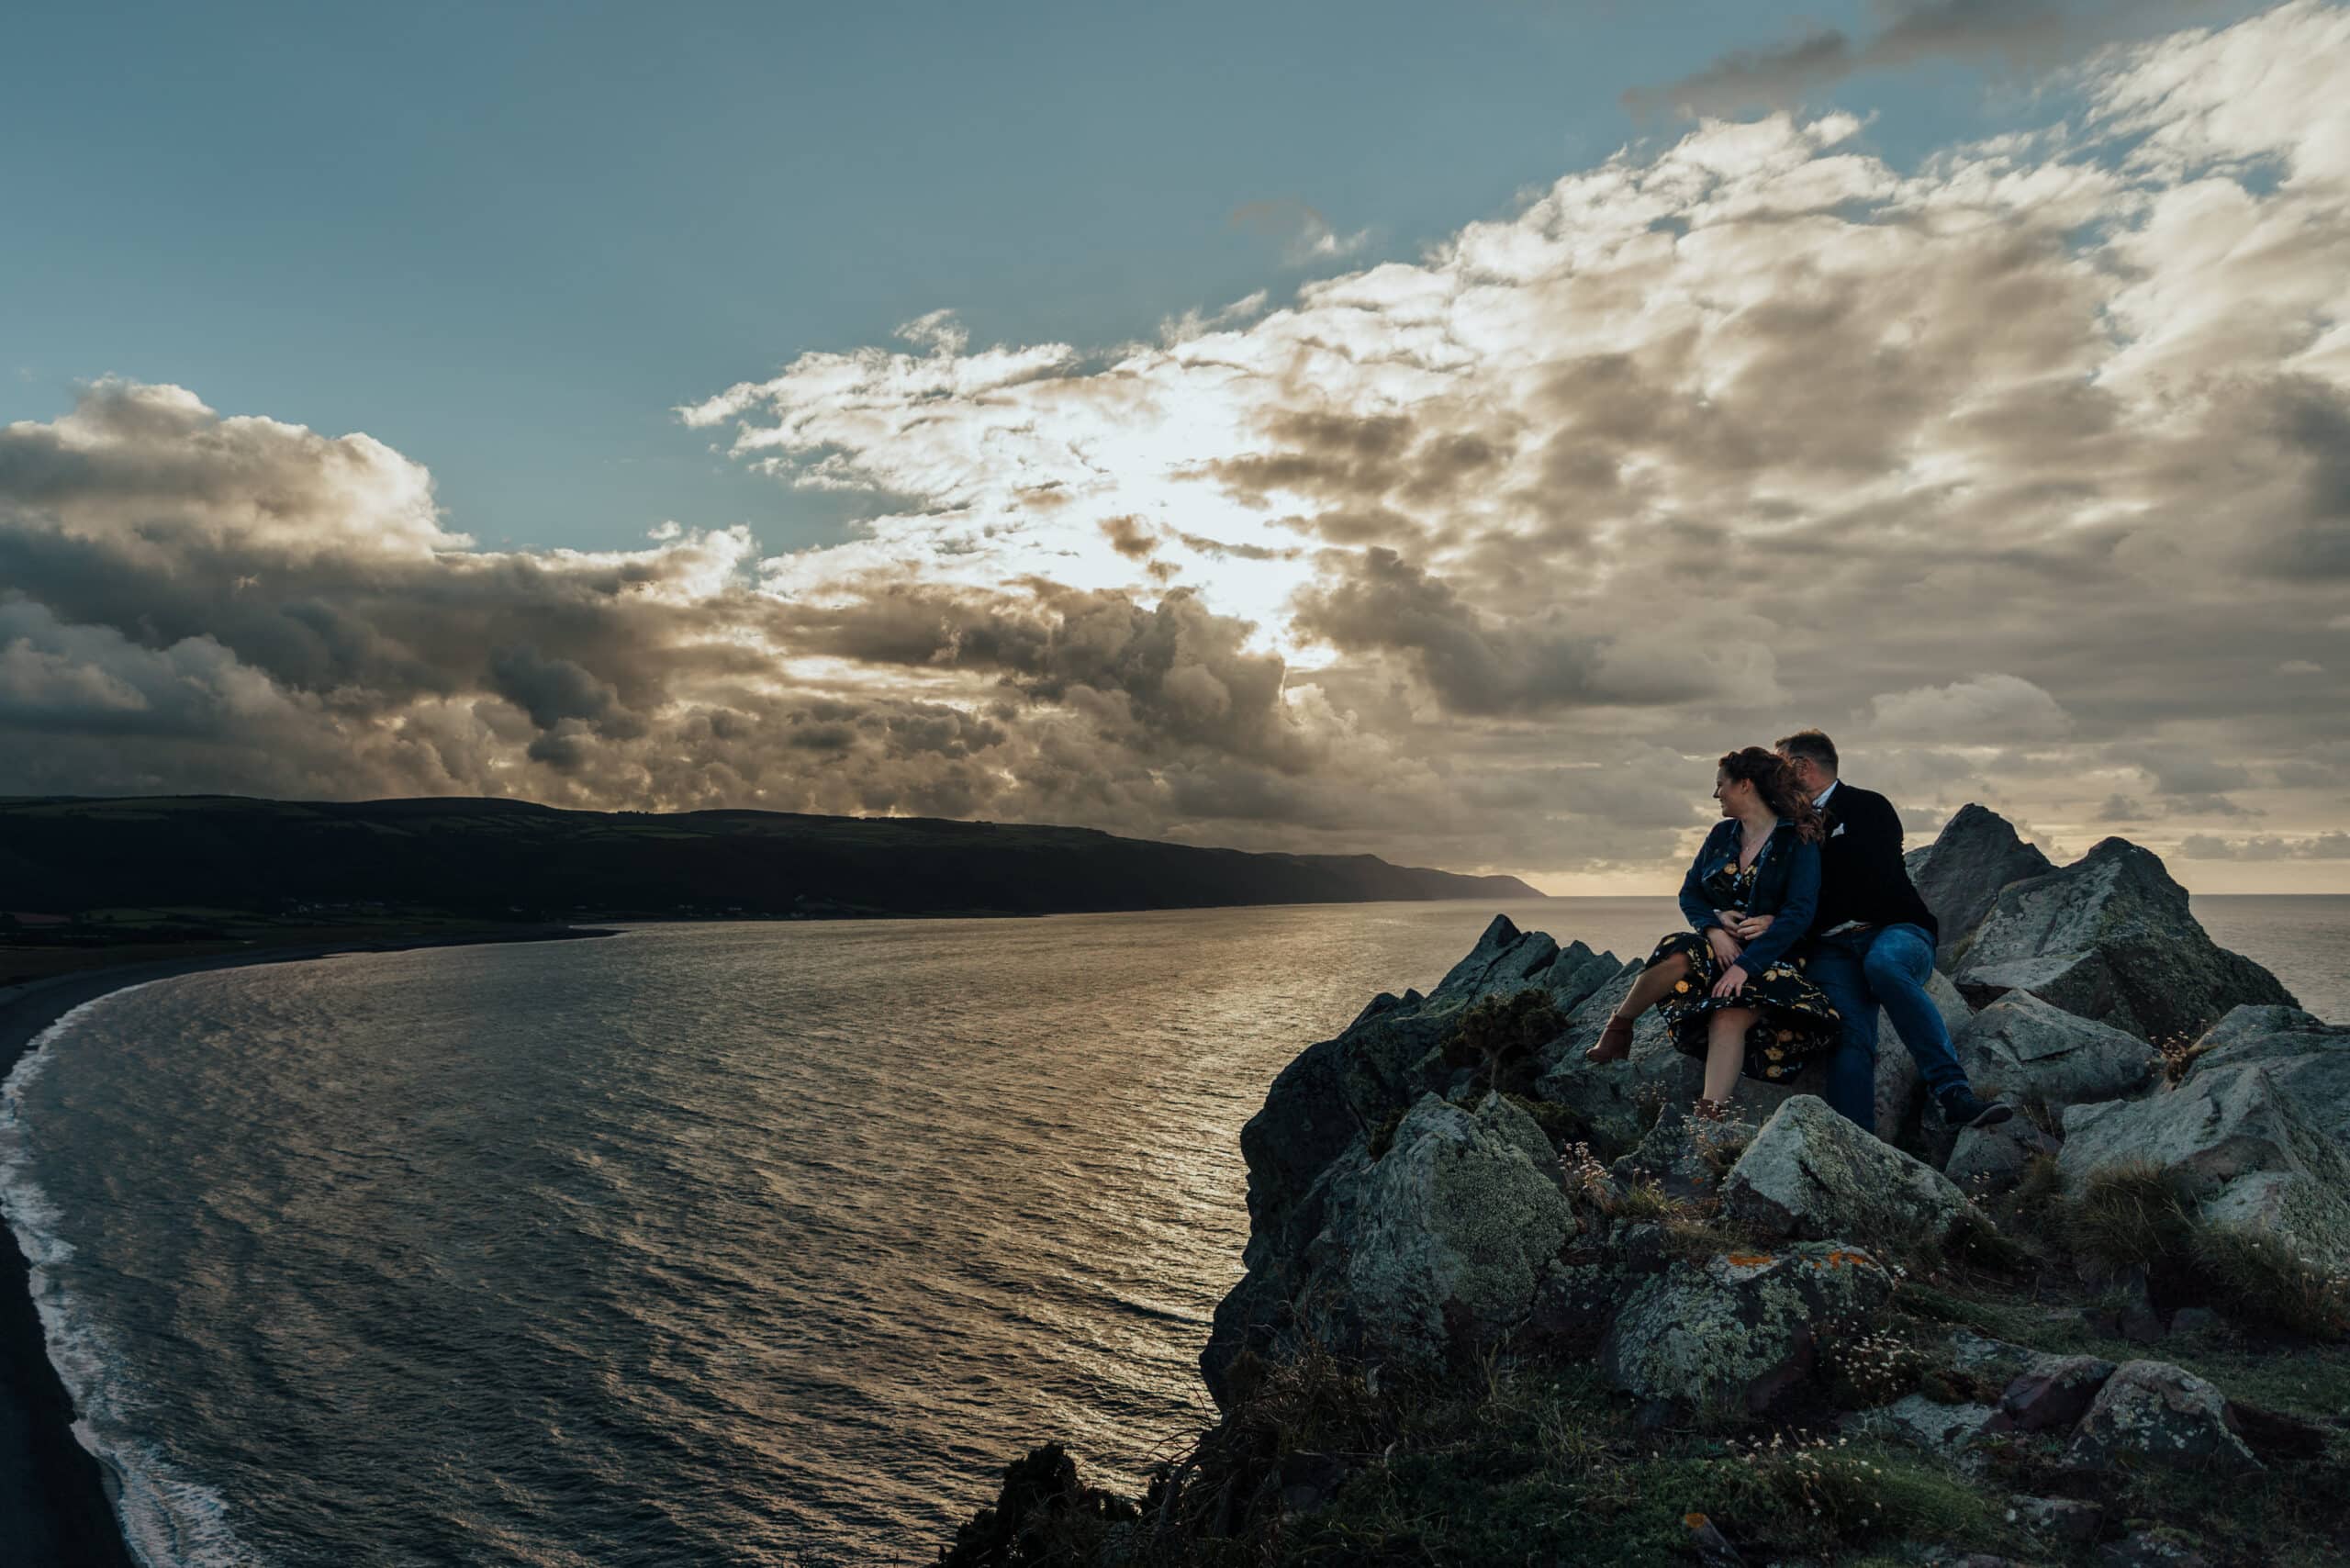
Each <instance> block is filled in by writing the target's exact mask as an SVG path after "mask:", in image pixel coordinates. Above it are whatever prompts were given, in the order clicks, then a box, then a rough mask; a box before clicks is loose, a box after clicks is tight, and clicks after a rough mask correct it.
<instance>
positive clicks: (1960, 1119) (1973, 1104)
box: [1938, 1089, 2016, 1127]
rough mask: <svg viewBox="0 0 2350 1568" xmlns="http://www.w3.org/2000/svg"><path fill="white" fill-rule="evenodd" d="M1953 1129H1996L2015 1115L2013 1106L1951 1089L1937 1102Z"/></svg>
mask: <svg viewBox="0 0 2350 1568" xmlns="http://www.w3.org/2000/svg"><path fill="white" fill-rule="evenodd" d="M1938 1103H1940V1104H1941V1106H1942V1120H1944V1121H1946V1122H1948V1123H1949V1124H1950V1125H1951V1126H1953V1127H1996V1126H1998V1125H1999V1124H2000V1123H2001V1122H2004V1121H2006V1120H2007V1119H2008V1118H2009V1116H2012V1115H2014V1114H2016V1108H2015V1107H2014V1106H2013V1105H2007V1104H2002V1103H2000V1102H1998V1101H1997V1100H1985V1099H1981V1098H1979V1097H1978V1096H1977V1095H1976V1094H1975V1091H1974V1090H1972V1089H1953V1090H1952V1091H1951V1092H1949V1093H1947V1094H1945V1095H1943V1096H1942V1098H1941V1100H1940V1101H1939V1102H1938Z"/></svg>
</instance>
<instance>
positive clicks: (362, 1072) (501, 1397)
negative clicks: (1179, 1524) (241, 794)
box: [0, 897, 2350, 1568]
mask: <svg viewBox="0 0 2350 1568" xmlns="http://www.w3.org/2000/svg"><path fill="white" fill-rule="evenodd" d="M2194 909H2195V912H2196V913H2197V914H2198V915H2199V917H2200V918H2201V920H2202V921H2203V923H2204V924H2205V925H2206V927H2207V928H2208V929H2209V930H2210V932H2211V934H2212V935H2213V936H2214V937H2215V938H2217V939H2218V940H2219V941H2220V942H2221V944H2222V945H2223V946H2230V947H2233V948H2235V949H2237V950H2238V951H2240V952H2244V953H2245V954H2248V955H2250V956H2251V957H2253V958H2257V959H2259V960H2260V961H2261V962H2263V963H2265V964H2266V965H2267V966H2268V967H2269V968H2270V969H2273V970H2275V971H2276V972H2277V975H2278V976H2279V978H2281V979H2282V980H2284V981H2285V983H2286V984H2287V985H2288V987H2289V988H2290V989H2291V990H2293V991H2295V992H2297V993H2298V994H2299V996H2300V999H2301V1001H2302V1002H2303V1004H2304V1005H2305V1006H2307V1007H2309V1008H2311V1010H2312V1011H2314V1012H2316V1013H2318V1014H2321V1015H2322V1016H2326V1017H2329V1018H2333V1019H2345V1018H2350V961H2346V960H2350V898H2324V897H2316V898H2311V897H2290V898H2288V897H2276V898H2260V897H2233V898H2216V897H2214V898H2201V897H2199V898H2197V899H2196V900H2195V901H2194ZM1495 913H1506V914H1508V915H1509V916H1510V917H1511V918H1512V919H1513V920H1514V921H1516V923H1517V924H1518V925H1519V926H1521V927H1522V928H1525V929H1528V930H1542V931H1548V932H1550V934H1551V935H1554V936H1556V937H1557V938H1559V939H1560V940H1561V942H1562V943H1563V942H1565V941H1567V940H1570V939H1572V938H1581V939H1582V940H1583V941H1585V942H1587V943H1589V944H1590V945H1591V946H1595V947H1598V948H1605V949H1610V950H1612V951H1614V952H1615V953H1616V955H1617V957H1619V958H1636V957H1645V956H1646V955H1647V953H1648V951H1649V949H1650V947H1651V946H1652V945H1653V943H1654V942H1655V940H1656V938H1657V937H1658V936H1659V935H1662V933H1663V932H1665V931H1667V930H1669V929H1671V928H1673V925H1675V924H1677V923H1678V916H1677V914H1676V913H1675V912H1674V910H1673V905H1672V903H1671V902H1669V901H1667V900H1663V899H1563V900H1550V901H1542V902H1526V903H1514V904H1500V905H1496V904H1493V903H1484V902H1477V903H1466V902H1463V903H1389V904H1367V905H1366V904H1356V905H1320V906H1292V907H1281V908H1256V909H1212V910H1186V911H1175V912H1162V913H1122V914H1092V915H1064V916H1055V917H1051V918H1046V919H1038V920H943V921H903V922H855V923H777V924H765V923H758V924H677V925H656V926H645V927H637V928H632V929H630V930H628V931H626V932H625V933H624V934H622V935H618V936H614V937H609V938H604V939H600V940H589V941H572V942H554V943H541V944H532V945H517V946H482V947H459V948H442V949H430V950H419V951H411V952H405V953H387V954H366V955H352V956H346V957H340V958H330V959H324V960H319V961H315V962H308V963H296V964H279V965H268V966H260V967H254V968H250V969H229V970H221V971H215V972H210V973H205V974H199V975H191V976H185V977H182V978H178V979H174V980H163V981H157V982H154V983H151V984H149V985H145V986H140V987H137V988H134V989H132V990H129V991H120V992H117V993H115V994H114V995H112V996H109V997H106V998H102V999H100V1000H99V1001H97V1002H93V1003H90V1004H89V1005H87V1006H85V1007H84V1008H81V1009H79V1010H78V1011H76V1012H75V1013H74V1014H70V1015H69V1016H68V1017H66V1018H65V1019H63V1020H62V1021H61V1023H60V1024H59V1025H57V1026H56V1027H54V1028H52V1029H51V1030H50V1031H49V1032H48V1033H47V1034H46V1035H45V1036H43V1037H42V1038H41V1039H40V1040H39V1041H38V1042H36V1044H35V1047H34V1048H33V1049H32V1050H30V1051H29V1052H28V1054H27V1056H26V1057H25V1058H24V1059H23V1061H22V1062H21V1063H20V1064H19V1065H18V1067H17V1069H16V1070H15V1071H14V1073H13V1074H12V1075H11V1076H10V1078H9V1079H8V1081H7V1082H6V1089H5V1093H0V1208H5V1211H6V1217H7V1219H8V1221H9V1223H10V1224H11V1225H12V1226H14V1228H15V1230H16V1233H17V1237H18V1238H19V1240H20V1242H21V1243H22V1244H23V1246H24V1247H25V1249H26V1251H27V1254H28V1257H29V1258H31V1259H32V1260H33V1262H34V1264H35V1268H36V1283H35V1289H36V1293H37V1294H38V1295H39V1308H40V1314H41V1319H42V1322H43V1324H44V1326H45V1329H46V1332H47V1335H48V1338H49V1342H50V1353H51V1357H52V1359H53V1360H54V1361H56V1362H57V1363H58V1365H59V1368H60V1370H61V1372H62V1374H63V1376H64V1378H65V1381H66V1383H67V1384H68V1386H69V1387H70V1388H71V1390H72V1391H73V1396H74V1400H75V1404H76V1407H77V1409H78V1410H79V1412H80V1414H81V1421H80V1427H79V1429H78V1435H79V1436H80V1437H81V1439H82V1440H83V1441H84V1444H85V1445H86V1446H88V1447H90V1448H92V1449H93V1450H95V1451H96V1452H97V1453H98V1454H100V1455H101V1456H102V1457H103V1458H104V1460H105V1461H106V1463H107V1465H108V1466H109V1467H111V1469H112V1470H113V1471H114V1473H116V1475H117V1478H118V1480H119V1483H120V1485H121V1488H122V1495H121V1503H120V1507H121V1511H122V1514H123V1517H124V1518H125V1521H126V1526H127V1531H128V1534H129V1538H130V1540H131V1542H132V1545H133V1548H134V1550H135V1551H136V1552H137V1554H138V1555H139V1556H140V1558H141V1559H142V1560H143V1561H144V1562H146V1563H148V1564H149V1565H150V1568H180V1565H186V1568H197V1565H202V1568H219V1565H227V1564H237V1565H240V1568H243V1565H248V1564H259V1565H263V1568H309V1565H317V1568H355V1565H365V1564H434V1565H441V1564H452V1563H462V1564H474V1563H482V1564H529V1565H532V1568H586V1565H588V1564H595V1565H599V1568H618V1565H633V1564H661V1565H665V1568H666V1565H671V1564H697V1565H698V1564H737V1563H739V1564H762V1565H767V1564H799V1565H805V1568H817V1565H834V1564H844V1565H845V1564H873V1563H885V1562H887V1563H905V1562H934V1561H935V1558H936V1553H937V1549H938V1548H939V1546H940V1545H942V1544H943V1543H945V1542H946V1540H949V1539H950V1538H951V1536H952V1534H953V1530H954V1527H955V1525H956V1523H957V1521H958V1520H961V1519H963V1518H968V1516H969V1514H970V1512H971V1511H972V1510H973V1509H975V1508H976V1507H978V1506H980V1505H982V1504H984V1503H987V1502H989V1501H990V1500H992V1497H993V1495H994V1491H995V1487H996V1484H998V1482H999V1480H1000V1478H1001V1474H1002V1467H1003V1466H1004V1464H1005V1463H1007V1462H1009V1461H1011V1460H1013V1458H1015V1457H1017V1456H1019V1455H1020V1454H1022V1453H1023V1452H1024V1451H1025V1450H1028V1449H1029V1448H1030V1447H1032V1446H1034V1445H1036V1444H1040V1443H1043V1442H1046V1441H1060V1442H1062V1443H1065V1444H1066V1445H1067V1446H1068V1447H1069V1450H1071V1451H1072V1452H1073V1453H1075V1454H1076V1455H1077V1456H1078V1457H1079V1460H1080V1463H1081V1465H1082V1466H1083V1468H1084V1471H1085V1473H1086V1474H1087V1476H1088V1477H1089V1478H1090V1479H1093V1480H1097V1481H1100V1482H1102V1483H1104V1484H1111V1485H1113V1486H1117V1487H1121V1488H1124V1489H1127V1490H1130V1491H1133V1492H1139V1491H1140V1490H1141V1487H1142V1484H1143V1479H1144V1476H1145V1475H1146V1473H1147V1470H1148V1468H1149V1466H1150V1465H1151V1464H1152V1462H1154V1461H1155V1460H1158V1459H1161V1458H1165V1457H1169V1456H1171V1455H1174V1454H1176V1453H1179V1452H1180V1451H1181V1450H1182V1449H1183V1448H1184V1447H1185V1446H1186V1445H1187V1444H1188V1442H1189V1441H1190V1440H1191V1439H1192V1437H1194V1436H1195V1435H1196V1434H1197V1432H1198V1431H1199V1429H1200V1428H1202V1427H1203V1426H1204V1425H1206V1424H1208V1423H1209V1422H1210V1421H1211V1420H1212V1419H1213V1409H1212V1406H1210V1404H1209V1402H1208V1400H1207V1398H1206V1395H1205V1394H1204V1392H1203V1389H1202V1387H1201V1384H1200V1381H1199V1376H1198V1372H1197V1357H1198V1355H1199V1351H1200V1348H1201V1346H1202V1345H1203V1343H1204V1341H1205V1339H1206V1337H1207V1333H1208V1327H1209V1321H1210V1315H1211V1313H1212V1312H1213V1311H1214V1305H1215V1303H1216V1302H1217V1300H1218V1299H1219V1298H1220V1297H1221V1296H1222V1295H1223V1294H1225V1291H1226V1290H1228V1289H1229V1288H1230V1287H1231V1285H1232V1284H1233V1282H1235V1281H1236V1280H1237V1279H1238V1278H1239V1275H1240V1271H1241V1267H1240V1254H1241V1249H1242V1247H1243V1245H1244V1244H1245V1242H1246V1241H1247V1239H1248V1214H1247V1209H1246V1206H1245V1202H1244V1193H1245V1191H1246V1171H1245V1170H1244V1168H1243V1165H1242V1163H1241V1159H1240V1155H1239V1149H1238V1144H1237V1135H1238V1133H1239V1129H1240V1126H1241V1124H1242V1123H1243V1122H1244V1121H1246V1120H1247V1119H1248V1116H1249V1115H1250V1114H1253V1113H1254V1112H1255V1111H1256V1109H1257V1108H1258V1106H1259V1104H1260V1103H1262V1102H1263V1099H1264V1094H1265V1090H1266V1086H1267V1085H1268V1084H1269V1083H1270V1081H1271V1080H1272V1078H1273V1076H1274V1074H1275V1073H1277V1072H1278V1071H1279V1070H1281V1067H1282V1066H1283V1065H1284V1064H1285V1063H1287V1062H1288V1061H1289V1060H1290V1058H1292V1057H1293V1056H1295V1055H1296V1054H1297V1052H1298V1051H1299V1050H1301V1049H1303V1048H1304V1047H1305V1046H1307V1045H1309V1044H1311V1043H1312V1042H1314V1041H1316V1040H1319V1039H1323V1038H1326V1037H1327V1036H1331V1035H1333V1034H1335V1033H1337V1031H1338V1030H1340V1029H1341V1028H1343V1027H1344V1026H1345V1025H1347V1023H1348V1021H1349V1020H1350V1019H1351V1018H1353V1017H1354V1015H1355V1014H1357V1013H1359V1012H1360V1010H1361V1008H1362V1006H1363V1004H1364V1003H1365V1002H1368V1001H1369V1000H1370V999H1371V996H1373V995H1374V994H1375V993H1377V992H1378V991H1402V990H1403V989H1404V987H1406V986H1413V985H1416V986H1419V987H1421V988H1423V989H1426V988H1427V987H1428V986H1430V985H1432V984H1433V983H1434V982H1435V981H1436V980H1438V978H1439V977H1440V976H1441V975H1442V974H1443V973H1444V972H1445V970H1446V969H1449V967H1450V966H1451V965H1452V964H1453V963H1454V962H1456V961H1457V960H1458V959H1459V958H1460V957H1461V956H1462V955H1463V954H1464V953H1466V952H1467V951H1468V949H1469V948H1470V947H1471V946H1472V944H1473V943H1474V942H1475V940H1476V938H1477V936H1478V935H1479V933H1480V932H1481V931H1482V930H1483V928H1484V926H1485V925H1486V924H1487V922H1489V921H1490V920H1491V919H1492V917H1493V916H1494V914H1495Z"/></svg>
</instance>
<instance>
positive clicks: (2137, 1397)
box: [2065, 1361, 2266, 1472]
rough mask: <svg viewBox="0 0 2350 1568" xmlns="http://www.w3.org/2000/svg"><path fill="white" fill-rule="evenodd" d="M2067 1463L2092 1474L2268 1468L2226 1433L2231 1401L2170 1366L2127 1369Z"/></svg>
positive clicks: (2144, 1364)
mask: <svg viewBox="0 0 2350 1568" xmlns="http://www.w3.org/2000/svg"><path fill="white" fill-rule="evenodd" d="M2065 1458H2066V1460H2067V1462H2070V1463H2073V1464H2077V1465H2086V1466H2090V1467H2095V1468H2105V1467H2109V1466H2114V1465H2125V1464H2156V1465H2185V1466H2191V1467H2193V1468H2196V1469H2199V1470H2216V1471H2221V1472H2247V1471H2255V1470H2263V1469H2266V1466H2265V1465H2263V1464H2262V1463H2261V1462H2260V1461H2259V1460H2258V1459H2257V1458H2255V1456H2254V1454H2253V1451H2252V1450H2250V1449H2249V1448H2246V1447H2245V1446H2244V1439H2242V1438H2239V1437H2237V1436H2236V1434H2235V1432H2234V1431H2233V1429H2231V1428H2230V1427H2229V1424H2228V1416H2227V1401H2226V1399H2225V1398H2223V1397H2222V1396H2221V1393H2220V1391H2219V1390H2218V1389H2216V1388H2214V1387H2212V1386H2211V1385H2210V1383H2206V1382H2204V1381H2203V1380H2202V1379H2201V1378H2199V1377H2197V1376H2196V1375H2195V1374H2194V1373H2193V1372H2188V1371H2186V1370H2184V1369H2183V1368H2179V1367H2175V1366H2172V1365H2171V1364H2170V1363H2169V1362H2167V1361H2124V1362H2122V1363H2121V1366H2120V1367H2119V1368H2118V1369H2116V1371H2115V1372H2114V1374H2113V1375H2112V1376H2111V1377H2109V1378H2108V1379H2107V1380H2106V1382H2105V1386H2104V1387H2103V1388H2101V1389H2099V1390H2098V1395H2097V1398H2096V1400H2095V1401H2094V1402H2092V1403H2091V1404H2090V1406H2089V1408H2088V1412H2087V1414H2086V1415H2084V1416H2083V1417H2081V1422H2080V1425H2079V1426H2078V1427H2077V1428H2075V1429H2074V1432H2073V1441H2072V1444H2071V1446H2070V1447H2069V1448H2068V1449H2067V1450H2065Z"/></svg>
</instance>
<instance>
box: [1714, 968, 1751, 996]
mask: <svg viewBox="0 0 2350 1568" xmlns="http://www.w3.org/2000/svg"><path fill="white" fill-rule="evenodd" d="M1745 989H1746V969H1745V967H1744V966H1743V965H1740V964H1732V965H1731V966H1730V967H1729V969H1724V970H1723V971H1722V978H1721V979H1719V980H1716V981H1715V982H1714V994H1715V995H1716V996H1736V995H1737V994H1738V993H1739V992H1740V991H1743V990H1745Z"/></svg>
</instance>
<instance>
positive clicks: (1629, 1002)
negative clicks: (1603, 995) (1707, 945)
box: [1615, 953, 1689, 1019]
mask: <svg viewBox="0 0 2350 1568" xmlns="http://www.w3.org/2000/svg"><path fill="white" fill-rule="evenodd" d="M1688 978H1689V955H1687V954H1686V953H1674V954H1673V955H1672V956H1670V957H1669V958H1665V959H1664V960H1663V961H1662V962H1661V963H1658V964H1655V965H1653V966H1651V968H1648V969H1642V970H1641V971H1640V978H1639V979H1638V980H1634V981H1633V982H1632V989H1631V990H1630V991H1627V992H1626V993H1625V995H1624V1000H1623V1001H1621V1002H1617V1004H1616V1014H1615V1016H1617V1017H1618V1018H1624V1019H1633V1018H1638V1017H1639V1015H1640V1014H1643V1013H1646V1012H1647V1011H1648V1010H1649V1009H1650V1008H1651V1007H1654V1006H1655V1005H1656V1004H1657V1003H1658V1002H1662V1001H1663V1000H1664V998H1665V993H1666V992H1668V991H1671V990H1672V989H1673V982H1674V981H1675V980H1687V979H1688Z"/></svg>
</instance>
